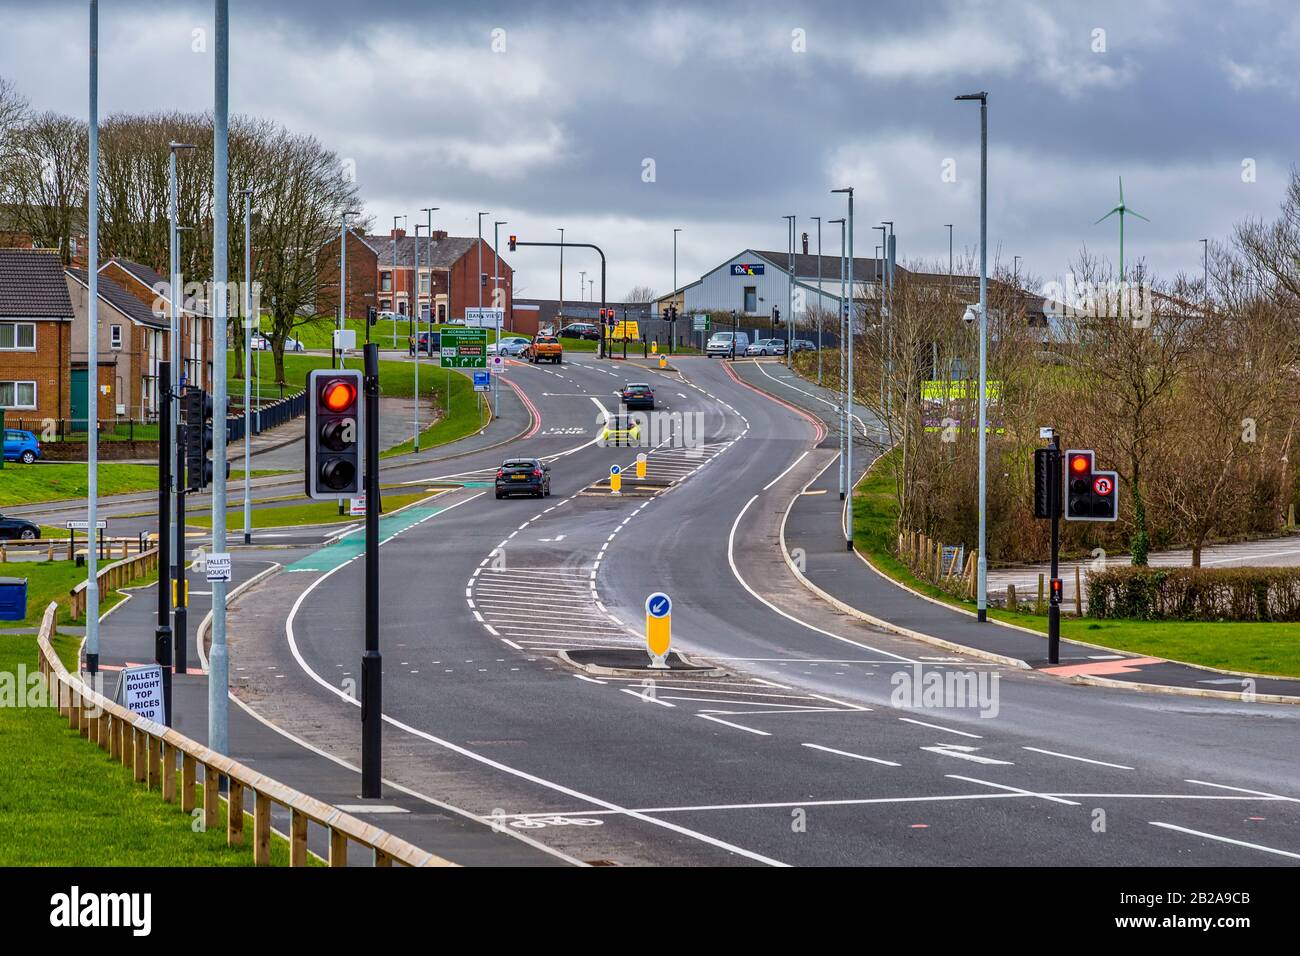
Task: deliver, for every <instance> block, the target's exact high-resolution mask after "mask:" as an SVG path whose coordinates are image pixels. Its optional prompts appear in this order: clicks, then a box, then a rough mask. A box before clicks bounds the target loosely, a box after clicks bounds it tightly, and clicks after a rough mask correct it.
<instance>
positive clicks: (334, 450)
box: [306, 368, 365, 500]
mask: <svg viewBox="0 0 1300 956" xmlns="http://www.w3.org/2000/svg"><path fill="white" fill-rule="evenodd" d="M362 405H363V399H362V376H361V372H360V371H359V370H357V369H323V368H318V369H315V370H313V371H312V373H311V374H310V375H309V376H308V378H307V465H306V485H307V497H309V498H316V499H318V500H334V499H337V498H348V497H357V496H359V495H360V494H361V493H362V491H361V489H362V480H361V472H362V454H363V449H364V448H365V445H364V443H363V437H364V436H363V434H362V430H363V423H364V420H365V419H364V416H363V414H362Z"/></svg>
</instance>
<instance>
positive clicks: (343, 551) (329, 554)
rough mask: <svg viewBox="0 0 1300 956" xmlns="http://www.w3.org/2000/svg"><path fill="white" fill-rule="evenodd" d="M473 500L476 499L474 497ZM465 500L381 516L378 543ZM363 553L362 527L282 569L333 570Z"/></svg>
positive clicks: (383, 542) (289, 570)
mask: <svg viewBox="0 0 1300 956" xmlns="http://www.w3.org/2000/svg"><path fill="white" fill-rule="evenodd" d="M474 497H478V496H477V495H475V496H474ZM468 500H470V499H466V498H462V499H461V500H460V501H457V502H455V503H454V504H449V505H442V506H438V507H434V506H432V505H412V506H411V507H409V508H404V509H402V510H401V511H398V512H396V513H394V514H391V515H381V516H380V518H379V543H380V544H385V543H387V542H388V541H389V539H391V538H392V537H393V536H395V535H398V534H401V533H402V532H403V531H406V530H407V529H409V528H414V527H415V526H416V525H417V524H420V523H421V522H424V521H428V520H429V519H430V518H432V517H433V516H434V515H437V514H441V513H442V512H444V511H446V510H448V509H449V508H454V507H456V505H458V504H463V503H464V502H465V501H468ZM365 550H366V529H365V528H364V527H361V528H358V529H356V530H355V531H350V532H348V533H347V534H345V535H344V536H343V537H341V538H339V539H338V540H336V541H334V542H332V543H331V544H328V545H326V546H325V547H323V548H321V549H320V550H319V551H313V552H312V553H311V554H309V555H307V556H306V557H303V558H299V559H298V560H297V561H295V562H293V563H292V564H290V565H287V566H286V567H285V569H284V570H285V572H286V573H289V574H292V573H294V572H296V571H321V572H323V571H333V570H334V569H335V568H337V567H339V566H340V565H344V564H347V563H348V562H349V561H351V560H352V559H353V558H355V557H358V556H360V555H361V554H363V553H364V552H365Z"/></svg>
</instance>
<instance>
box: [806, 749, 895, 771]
mask: <svg viewBox="0 0 1300 956" xmlns="http://www.w3.org/2000/svg"><path fill="white" fill-rule="evenodd" d="M804 746H805V747H811V748H812V749H813V750H823V751H825V752H826V753H828V754H839V755H840V756H841V757H852V758H853V759H854V760H869V761H871V762H872V763H879V764H884V765H885V766H886V767H901V766H902V764H901V763H894V761H892V760H881V759H880V758H879V757H868V756H867V755H866V754H851V753H849V752H848V751H847V750H836V749H835V748H834V747H823V746H822V745H821V744H804Z"/></svg>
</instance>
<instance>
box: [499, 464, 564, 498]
mask: <svg viewBox="0 0 1300 956" xmlns="http://www.w3.org/2000/svg"><path fill="white" fill-rule="evenodd" d="M496 488H497V497H498V498H505V497H506V496H507V495H519V494H527V495H531V496H532V497H535V498H547V497H550V494H551V466H550V465H548V464H545V463H544V462H542V461H541V460H540V459H537V458H507V459H506V460H505V461H504V462H502V463H501V467H500V468H498V469H497V482H496Z"/></svg>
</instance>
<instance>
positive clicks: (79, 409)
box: [70, 368, 90, 432]
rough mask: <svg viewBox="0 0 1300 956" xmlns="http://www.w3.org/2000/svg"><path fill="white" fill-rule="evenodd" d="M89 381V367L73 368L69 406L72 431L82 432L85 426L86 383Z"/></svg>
mask: <svg viewBox="0 0 1300 956" xmlns="http://www.w3.org/2000/svg"><path fill="white" fill-rule="evenodd" d="M89 381H90V370H89V369H84V368H74V369H73V370H72V395H71V402H70V408H71V410H72V430H73V431H74V432H84V431H85V430H86V427H87V421H86V418H87V411H86V384H87V383H88V382H89Z"/></svg>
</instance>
